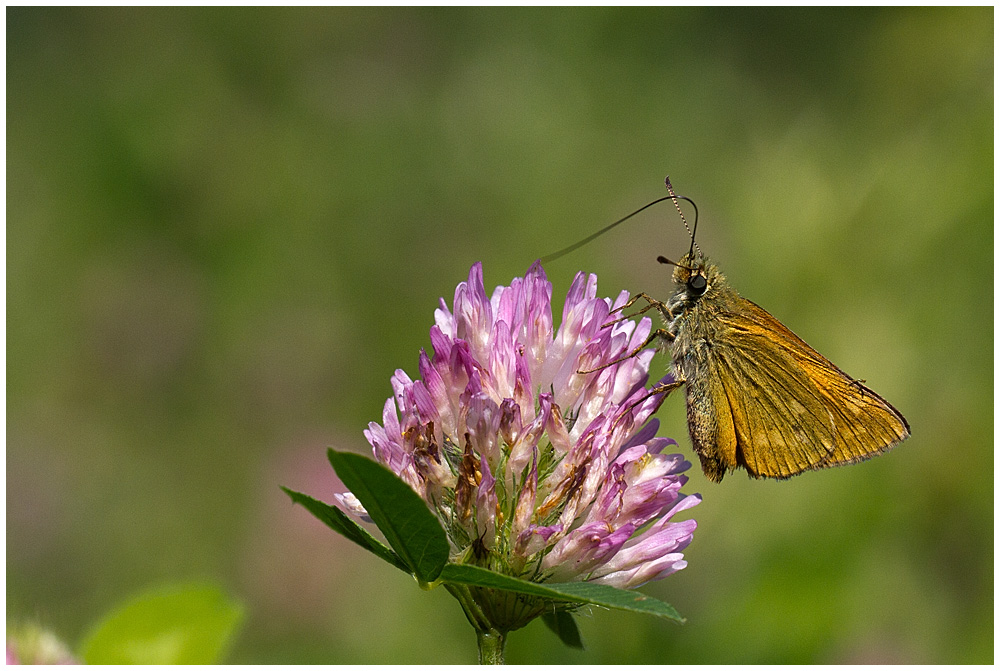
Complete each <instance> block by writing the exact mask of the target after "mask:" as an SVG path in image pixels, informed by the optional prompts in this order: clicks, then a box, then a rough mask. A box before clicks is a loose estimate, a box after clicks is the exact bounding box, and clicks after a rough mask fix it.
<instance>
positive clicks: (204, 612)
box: [82, 585, 243, 664]
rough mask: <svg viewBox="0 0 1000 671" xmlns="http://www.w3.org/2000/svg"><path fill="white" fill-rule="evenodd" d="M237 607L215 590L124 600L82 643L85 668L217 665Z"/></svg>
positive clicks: (160, 592)
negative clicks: (96, 666) (102, 665)
mask: <svg viewBox="0 0 1000 671" xmlns="http://www.w3.org/2000/svg"><path fill="white" fill-rule="evenodd" d="M242 620H243V608H242V606H240V605H239V604H237V603H236V602H234V601H232V600H231V599H230V598H229V597H227V596H226V595H225V594H223V593H222V591H220V590H219V589H218V588H216V587H212V586H208V585H182V586H178V587H171V588H166V589H157V590H153V591H149V592H146V593H144V594H140V595H138V596H136V597H133V598H131V599H129V600H128V601H127V602H125V603H124V604H123V605H121V606H120V607H119V608H117V609H115V611H114V612H112V613H111V614H109V615H108V616H107V617H106V618H105V619H104V620H103V621H102V622H101V623H100V624H98V625H97V627H96V628H95V629H94V631H93V633H91V634H90V636H89V637H88V638H87V640H86V641H85V643H84V645H83V651H82V656H83V660H84V662H86V663H87V664H218V663H219V662H221V661H222V656H223V655H224V654H225V652H226V650H227V649H228V647H229V645H230V643H231V642H232V638H233V635H234V634H235V633H236V629H237V627H238V626H239V624H240V622H241V621H242Z"/></svg>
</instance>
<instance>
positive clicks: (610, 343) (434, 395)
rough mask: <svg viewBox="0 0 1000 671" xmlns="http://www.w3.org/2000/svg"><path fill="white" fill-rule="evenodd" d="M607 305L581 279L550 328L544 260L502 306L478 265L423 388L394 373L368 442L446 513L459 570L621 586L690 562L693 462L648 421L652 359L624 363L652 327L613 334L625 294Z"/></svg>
mask: <svg viewBox="0 0 1000 671" xmlns="http://www.w3.org/2000/svg"><path fill="white" fill-rule="evenodd" d="M596 296H597V278H596V276H594V275H589V276H586V275H584V274H583V273H579V274H577V276H576V278H575V279H574V281H573V284H572V286H571V287H570V290H569V293H568V295H567V296H566V302H565V307H564V308H563V315H562V323H561V325H560V326H559V328H558V330H555V331H554V330H553V320H552V308H551V298H552V285H551V283H549V281H548V280H547V279H546V276H545V272H544V271H543V270H542V267H541V265H540V264H539V263H535V264H534V265H533V266H532V267H531V268H530V269H529V270H528V272H527V274H526V275H525V276H524V277H523V278H516V279H514V280H513V281H512V282H511V284H510V286H500V287H497V288H496V289H495V290H494V291H493V294H492V296H487V294H486V290H485V287H484V285H483V278H482V266H481V265H480V264H478V263H477V264H475V265H474V266H472V269H471V270H470V272H469V278H468V280H467V281H465V282H462V283H461V284H459V285H458V287H457V288H456V290H455V299H454V303H453V308H452V310H449V309H448V306H447V304H446V303H445V301H444V300H443V299H442V300H441V305H440V307H439V308H438V309H437V310H436V311H435V322H436V324H435V326H433V327H432V328H431V332H430V340H431V349H432V351H431V353H430V354H428V353H426V352H424V351H421V353H420V359H419V372H420V377H419V379H416V380H414V379H411V378H410V377H409V376H408V375H407V374H406V373H405V372H403V371H402V370H397V371H396V373H395V374H394V375H393V377H392V388H393V392H394V394H393V397H392V398H389V399H388V400H387V401H386V403H385V408H384V410H383V414H382V424H378V423H375V422H372V423H371V424H369V427H368V430H366V431H365V437H366V438H367V439H368V441H369V442H370V443H371V445H372V448H373V451H374V454H375V458H376V459H377V460H378V461H379V462H381V463H382V464H384V465H385V466H387V467H388V468H389V469H391V470H392V471H393V472H395V473H396V474H397V475H398V476H399V477H400V478H402V479H403V480H404V481H405V482H406V483H407V484H408V485H409V486H410V487H411V488H412V489H413V490H414V491H416V492H417V493H418V494H419V495H420V496H421V497H423V498H424V499H425V500H426V501H427V503H428V505H429V506H430V508H431V509H432V510H433V511H434V512H435V513H436V515H437V516H438V518H439V519H440V521H441V523H442V526H443V527H444V529H445V531H446V532H447V535H448V539H449V541H450V544H451V548H452V558H453V561H458V562H462V563H473V564H476V565H479V566H483V567H486V568H489V569H491V570H494V571H498V572H500V573H504V574H507V575H512V576H515V577H519V578H522V579H526V580H532V581H536V582H541V581H556V582H568V581H593V582H598V583H605V584H609V585H612V586H615V587H620V588H631V587H636V586H638V585H641V584H643V583H646V582H648V581H650V580H655V579H658V578H662V577H664V576H666V575H669V574H670V573H673V572H675V571H677V570H680V569H682V568H684V567H685V566H686V562H685V561H684V559H683V555H682V554H681V551H682V550H683V549H684V548H685V547H686V546H687V545H688V543H690V541H691V536H692V533H693V531H694V528H695V526H696V525H695V521H694V520H685V521H680V522H674V521H672V518H673V516H674V515H675V514H676V513H678V512H680V511H682V510H684V509H687V508H690V507H692V506H694V505H696V504H697V503H699V502H700V500H701V499H700V497H699V496H698V495H693V496H685V495H684V494H682V493H681V492H680V489H681V486H682V485H683V484H684V483H685V482H686V481H687V477H686V476H684V475H682V474H681V473H682V472H683V471H685V470H687V469H688V468H689V467H690V464H689V463H688V462H687V461H685V460H684V459H683V458H682V457H681V456H680V455H677V454H663V450H664V448H666V447H667V446H668V445H674V444H676V443H674V441H673V440H671V439H669V438H658V437H656V431H657V428H658V422H657V420H655V419H650V417H651V415H652V414H653V413H654V412H655V411H656V409H657V408H658V407H659V405H660V403H661V402H662V400H663V394H651V393H650V391H649V389H647V388H646V386H645V385H646V383H647V381H648V379H649V375H648V369H649V364H650V360H651V359H652V357H653V354H654V352H653V350H643V351H642V352H640V353H639V354H637V355H636V356H632V357H627V355H628V353H629V352H631V351H633V350H634V349H636V348H637V347H639V346H640V345H641V344H642V343H643V342H644V341H645V340H646V338H647V337H648V335H649V333H650V329H651V324H650V320H649V319H646V318H644V319H642V320H641V321H640V322H638V323H635V322H633V321H630V320H622V321H617V322H616V323H614V324H613V325H611V326H608V325H607V323H608V322H609V321H615V319H614V317H612V316H611V313H612V311H613V310H614V309H616V308H618V307H620V306H621V305H623V304H624V303H625V301H626V300H627V298H628V294H627V293H625V292H623V293H622V294H621V295H620V296H618V298H617V299H616V300H615V301H614V302H612V301H611V300H610V299H606V298H597V297H596ZM622 357H626V358H622ZM580 371H590V372H580ZM668 380H669V376H668V377H667V378H665V379H664V380H661V382H665V381H668ZM340 500H341V503H342V505H344V507H345V508H346V509H347V510H349V511H350V512H352V513H354V514H356V515H364V514H365V511H364V509H363V507H361V505H360V503H359V502H358V501H357V500H356V499H354V497H353V496H351V495H350V494H345V495H341V497H340ZM536 614H537V613H536ZM507 624H508V625H517V623H516V622H507ZM518 626H519V625H518ZM511 628H513V626H511Z"/></svg>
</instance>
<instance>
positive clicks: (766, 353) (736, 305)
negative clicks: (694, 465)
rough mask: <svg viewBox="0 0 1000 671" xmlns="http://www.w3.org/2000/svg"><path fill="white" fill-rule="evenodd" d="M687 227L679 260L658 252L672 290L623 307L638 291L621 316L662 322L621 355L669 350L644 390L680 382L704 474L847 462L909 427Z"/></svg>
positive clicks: (902, 435)
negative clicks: (715, 258)
mask: <svg viewBox="0 0 1000 671" xmlns="http://www.w3.org/2000/svg"><path fill="white" fill-rule="evenodd" d="M667 188H668V190H669V192H670V196H668V198H670V199H672V200H673V201H674V204H675V206H677V201H678V200H679V199H683V200H687V201H688V202H691V203H692V205H693V201H691V200H690V199H688V198H684V197H683V196H676V195H675V194H674V193H673V189H672V187H671V185H670V180H669V178H667ZM660 200H664V199H660ZM655 202H659V201H655ZM652 204H653V203H650V205H652ZM646 207H649V205H647V206H646ZM642 209H645V208H642ZM677 209H678V211H679V212H680V207H679V206H678V207H677ZM695 210H696V212H697V207H695ZM638 211H641V210H638ZM638 211H637V212H638ZM637 212H634V213H633V215H634V214H636V213H637ZM629 216H630V217H631V216H632V215H629ZM683 216H684V215H683V213H681V218H682V220H683ZM627 218H628V217H626V219H627ZM621 221H624V219H622V220H619V221H618V222H615V224H613V225H617V224H618V223H621ZM684 225H685V227H687V222H686V221H685V222H684ZM608 228H610V227H606V228H605V229H604V230H603V231H601V233H603V232H604V231H606V230H608ZM696 230H697V218H696V219H695V231H696ZM689 233H690V235H691V249H690V251H689V252H688V253H687V254H685V255H684V256H683V257H682V258H681V259H680V261H678V262H676V263H675V262H673V261H669V260H668V259H666V258H664V257H662V256H661V257H659V258H658V259H657V260H658V261H659V262H660V263H666V264H670V265H673V266H674V270H673V283H674V289H673V294H672V295H671V296H670V297H669V298H668V299H667V300H666V301H659V300H657V299H655V298H652V297H651V296H649V295H647V294H646V293H639V294H636V295H634V296H632V297H631V298H630V299H629V301H628V302H626V303H625V304H624V305H623V306H621V308H619V310H621V311H624V310H627V309H628V308H630V307H631V306H633V305H635V304H636V302H638V301H639V300H643V301H645V302H646V306H645V307H643V308H642V309H640V310H638V312H636V313H634V314H631V315H628V316H627V317H621V318H620V319H626V318H631V317H635V316H637V315H639V314H642V313H645V312H647V311H650V310H654V311H655V312H658V313H659V314H660V315H661V316H662V318H663V321H664V324H665V325H664V327H663V328H659V329H656V330H654V331H653V332H652V333H651V334H650V336H649V338H648V339H647V340H646V341H645V342H644V343H643V344H642V345H640V346H639V347H638V348H636V349H635V350H634V351H632V352H631V353H629V354H628V355H626V356H625V357H622V359H619V361H621V360H624V359H627V358H629V357H631V356H635V355H636V354H638V353H639V352H640V351H642V350H643V349H645V348H646V347H647V346H648V345H650V344H651V343H655V344H656V345H657V348H658V350H659V351H661V352H667V353H669V355H670V358H671V361H672V373H673V378H674V379H673V381H672V382H669V383H667V384H663V385H661V386H658V387H654V388H653V389H651V390H650V391H651V394H655V393H666V392H670V391H672V390H674V389H677V388H679V387H681V386H684V387H685V393H686V400H687V425H688V432H689V433H690V435H691V442H692V445H693V447H694V451H695V453H697V455H698V457H699V459H700V461H701V467H702V470H703V471H704V473H705V475H706V477H708V479H710V480H712V481H714V482H721V481H722V478H723V476H725V474H726V473H728V472H730V471H733V470H736V469H739V468H742V469H744V470H745V471H746V472H747V473H748V474H749V475H750V476H751V477H753V478H779V479H781V478H788V477H791V476H793V475H797V474H799V473H802V472H804V471H808V470H814V469H820V468H828V467H831V466H840V465H843V464H853V463H856V462H859V461H863V460H865V459H868V458H870V457H873V456H875V455H877V454H880V453H882V452H885V451H886V450H888V449H890V448H892V447H893V446H894V445H897V444H898V443H900V442H901V441H903V440H905V439H906V438H907V437H908V436H909V435H910V427H909V424H907V422H906V418H904V417H903V415H902V414H901V413H900V412H899V411H898V410H896V409H895V408H894V407H892V405H891V404H890V403H889V402H888V401H886V400H885V399H884V398H882V397H881V396H879V395H878V394H877V393H875V392H874V391H872V390H871V389H869V388H868V387H867V386H865V384H864V382H863V381H862V380H857V379H855V378H853V377H851V376H850V375H848V374H847V373H845V372H843V371H842V370H840V369H839V368H837V366H835V365H834V364H833V363H831V362H830V360H829V359H827V358H826V357H824V356H823V355H822V354H820V353H819V352H817V351H816V350H814V349H813V348H812V347H810V346H809V345H808V344H806V342H805V341H804V340H802V339H801V338H799V337H798V336H797V335H795V334H794V333H792V331H791V330H790V329H789V328H788V327H786V326H785V325H784V324H782V323H781V322H780V321H778V320H777V319H775V318H774V317H773V316H771V314H770V313H769V312H767V310H765V309H764V308H762V307H760V306H759V305H757V304H756V303H754V302H752V301H749V300H747V299H746V298H743V297H742V296H740V295H739V293H737V292H736V290H735V289H734V288H733V287H732V286H730V284H729V282H728V281H727V280H726V277H725V275H723V274H722V272H721V271H720V270H719V268H718V267H717V266H716V265H714V264H712V263H710V262H709V261H708V260H707V259H706V258H705V257H704V256H703V255H702V253H701V250H700V249H699V248H698V247H697V245H696V244H695V242H694V231H692V230H690V229H689ZM593 237H595V236H591V239H592V238H593ZM588 240H589V239H588ZM574 248H575V247H574ZM562 253H564V252H560V253H559V255H561V254H562ZM553 256H555V255H553ZM620 319H619V320H620ZM619 320H615V321H619ZM612 363H614V362H612ZM608 365H610V364H608ZM580 372H584V373H586V372H591V371H580Z"/></svg>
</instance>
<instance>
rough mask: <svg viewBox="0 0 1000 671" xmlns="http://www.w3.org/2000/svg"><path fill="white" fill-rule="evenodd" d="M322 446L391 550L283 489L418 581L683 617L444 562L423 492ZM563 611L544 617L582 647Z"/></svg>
mask: <svg viewBox="0 0 1000 671" xmlns="http://www.w3.org/2000/svg"><path fill="white" fill-rule="evenodd" d="M327 454H328V456H329V459H330V464H331V465H332V466H333V467H334V469H335V470H336V471H337V475H339V476H340V479H341V480H342V481H343V482H344V484H345V485H346V486H347V487H348V488H349V489H350V490H351V492H352V493H353V494H354V495H355V496H357V497H358V500H360V501H361V503H362V505H364V507H365V510H366V511H368V514H369V516H370V517H371V518H372V520H373V521H374V522H375V524H376V526H378V528H379V530H381V531H382V533H383V534H384V535H385V537H386V538H387V539H388V540H389V544H390V545H391V546H392V549H393V550H395V552H393V551H392V550H389V549H388V548H386V547H385V546H384V545H382V544H381V543H379V542H378V541H377V540H375V539H374V538H373V537H372V536H371V535H370V534H368V533H367V532H366V531H364V529H362V528H361V527H359V526H358V525H357V524H355V523H354V522H352V521H351V520H350V519H348V518H347V517H346V515H344V514H343V513H342V512H340V511H339V510H337V509H336V508H334V507H333V506H329V505H327V504H324V503H321V502H319V501H316V500H314V499H312V498H310V497H308V496H306V495H304V494H299V493H298V492H294V491H292V490H289V489H287V488H284V487H283V488H282V489H284V490H285V492H286V493H287V494H288V495H289V496H290V497H291V498H292V500H293V501H295V502H296V503H301V504H302V505H303V506H304V507H305V508H306V509H307V510H308V511H309V512H310V513H312V514H313V515H315V516H316V517H317V518H319V519H320V520H322V521H323V522H324V523H325V524H327V526H329V527H330V528H331V529H333V530H334V531H336V532H338V533H340V534H342V535H343V536H345V537H347V538H349V539H351V540H352V541H354V542H355V543H357V544H358V545H360V546H361V547H363V548H365V549H366V550H369V551H370V552H372V553H373V554H375V555H376V556H377V557H379V558H381V559H383V560H385V561H387V562H389V563H390V564H392V565H393V566H396V567H397V568H403V570H409V572H411V573H413V575H414V576H415V577H416V578H417V579H418V580H420V581H421V583H424V584H427V583H431V582H434V581H436V582H437V583H450V584H454V585H464V586H469V587H484V588H488V589H495V590H504V591H508V592H516V593H519V594H526V595H529V596H534V597H539V598H543V599H551V600H552V601H553V602H555V603H557V604H579V605H584V604H586V605H592V606H601V607H604V608H611V609H617V610H626V611H632V612H636V613H645V614H648V615H656V616H658V617H662V618H667V619H670V620H675V621H678V622H683V621H684V620H683V618H681V616H680V615H679V614H678V613H677V611H676V610H674V608H673V607H672V606H670V605H669V604H666V603H663V602H662V601H660V600H658V599H654V598H653V597H650V596H646V595H645V594H640V593H638V592H633V591H629V590H623V589H618V588H616V587H611V586H609V585H599V584H595V583H584V582H571V583H535V582H529V581H526V580H520V579H518V578H513V577H511V576H507V575H503V574H500V573H495V572H493V571H490V570H488V569H485V568H481V567H478V566H471V565H465V564H451V563H446V562H447V560H448V552H449V545H448V540H447V537H446V535H445V531H444V529H443V528H442V527H441V525H440V523H439V522H438V520H437V518H436V517H434V515H433V514H432V513H431V511H430V509H429V508H428V507H427V504H426V503H425V502H424V501H423V499H421V498H420V497H419V496H417V494H416V493H415V492H414V491H413V490H412V489H410V487H409V486H408V485H407V484H406V483H405V482H403V481H402V480H401V479H400V478H399V477H397V476H396V475H395V474H394V473H393V472H392V471H390V470H389V469H387V468H386V467H385V466H383V465H382V464H379V463H377V462H375V461H372V460H371V459H367V458H365V457H362V456H360V455H357V454H351V453H348V452H337V451H336V450H328V452H327ZM563 615H565V617H563V616H559V617H557V618H556V619H553V618H551V617H550V618H549V619H547V620H546V624H548V625H549V627H550V628H552V629H553V631H555V632H556V633H557V634H558V635H559V638H560V640H562V641H563V642H564V643H566V644H567V645H570V646H573V647H582V643H581V642H580V634H579V631H578V630H577V629H576V625H575V623H574V622H573V619H572V616H570V615H569V614H568V613H564V614H563Z"/></svg>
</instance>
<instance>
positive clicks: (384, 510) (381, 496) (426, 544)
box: [327, 450, 450, 583]
mask: <svg viewBox="0 0 1000 671" xmlns="http://www.w3.org/2000/svg"><path fill="white" fill-rule="evenodd" d="M327 456H328V457H329V458H330V464H331V465H332V466H333V468H334V470H335V471H337V475H338V476H340V479H341V481H342V482H343V483H344V484H345V485H346V486H347V488H348V489H350V490H351V492H352V493H353V494H354V495H355V496H356V497H358V500H359V501H361V505H363V506H364V507H365V510H367V511H368V515H369V516H370V517H371V518H372V521H374V522H375V524H376V525H377V526H378V528H379V529H380V530H381V531H382V533H383V534H385V538H386V540H387V541H389V545H390V546H391V547H392V549H393V550H395V551H396V554H398V555H399V557H400V558H401V559H402V560H403V562H404V563H405V564H406V565H407V567H409V570H410V571H411V572H412V573H413V574H414V575H415V576H416V577H417V579H418V580H420V581H421V582H425V583H429V582H433V581H434V580H435V579H437V577H438V574H440V573H441V569H442V567H444V565H445V563H446V562H447V561H448V553H449V551H450V547H449V545H448V538H447V537H446V536H445V533H444V529H442V528H441V524H440V523H439V522H438V520H437V518H436V517H434V513H432V512H431V511H430V509H429V508H428V507H427V503H426V502H425V501H424V500H423V499H422V498H420V497H419V496H417V493H416V492H414V491H413V490H412V489H410V487H409V485H407V484H406V483H405V482H403V481H402V480H400V479H399V477H397V476H396V474H395V473H393V472H392V471H390V470H389V469H387V468H386V467H385V466H383V465H382V464H378V463H376V462H374V461H372V460H371V459H366V458H365V457H362V456H361V455H359V454H351V453H350V452H337V451H335V450H328V451H327Z"/></svg>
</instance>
